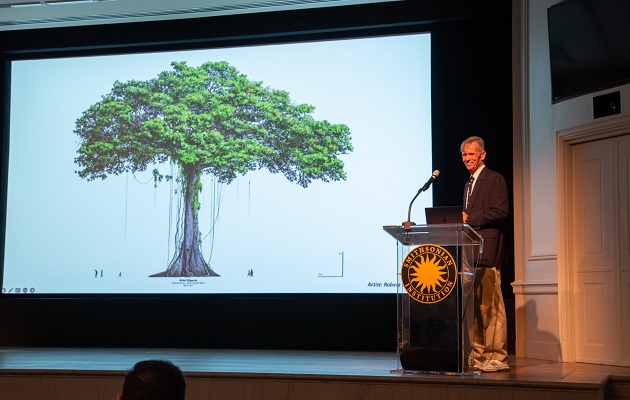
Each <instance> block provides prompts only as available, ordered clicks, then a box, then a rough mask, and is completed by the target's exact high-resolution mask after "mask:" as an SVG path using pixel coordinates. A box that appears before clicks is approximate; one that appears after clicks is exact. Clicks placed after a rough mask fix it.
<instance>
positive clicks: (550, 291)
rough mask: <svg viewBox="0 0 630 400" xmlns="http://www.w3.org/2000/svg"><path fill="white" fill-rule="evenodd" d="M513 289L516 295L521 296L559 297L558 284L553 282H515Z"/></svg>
mask: <svg viewBox="0 0 630 400" xmlns="http://www.w3.org/2000/svg"><path fill="white" fill-rule="evenodd" d="M511 285H512V289H513V290H514V294H515V295H521V296H528V295H531V296H539V295H545V296H549V295H551V296H556V295H558V292H559V291H558V282H552V281H538V282H536V281H532V282H523V281H514V282H512V284H511Z"/></svg>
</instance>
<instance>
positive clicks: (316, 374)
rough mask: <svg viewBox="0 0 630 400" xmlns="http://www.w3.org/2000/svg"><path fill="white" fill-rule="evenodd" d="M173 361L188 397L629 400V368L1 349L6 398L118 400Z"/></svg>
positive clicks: (388, 357)
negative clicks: (134, 381)
mask: <svg viewBox="0 0 630 400" xmlns="http://www.w3.org/2000/svg"><path fill="white" fill-rule="evenodd" d="M146 359H167V360H171V361H172V362H174V363H175V364H176V365H178V366H179V367H180V368H181V369H182V370H183V371H184V373H185V374H186V377H187V382H188V390H187V399H190V400H198V399H204V400H205V399H217V400H221V399H230V400H231V399H237V400H249V399H256V400H267V399H283V400H294V399H295V400H310V399H322V400H336V399H340V400H341V399H343V400H346V399H366V400H380V399H396V400H398V399H400V400H407V399H409V400H422V399H466V400H474V399H484V400H492V399H497V400H499V399H500V400H503V399H514V400H516V399H518V400H520V399H530V398H531V399H536V400H545V399H549V400H559V399H567V400H569V399H570V400H582V399H584V400H586V399H597V400H603V399H630V367H616V366H606V365H595V364H583V363H560V362H548V361H545V360H534V359H527V358H516V357H510V359H509V362H510V366H511V368H512V370H511V371H510V372H497V373H482V374H478V375H465V376H460V375H455V376H453V375H438V374H401V373H396V372H395V373H392V372H391V371H392V370H394V371H395V370H397V368H398V364H397V358H396V354H395V353H370V352H323V351H290V350H283V351H275V350H211V349H109V348H107V349H106V348H103V349H93V348H90V349H76V348H0V400H22V399H29V400H34V399H35V400H37V399H42V400H43V399H46V400H58V399H59V400H61V399H81V400H91V399H99V400H103V399H105V400H107V399H111V400H113V399H114V398H115V396H116V394H117V393H119V392H120V388H121V387H122V382H123V378H124V374H125V371H126V370H128V369H129V368H130V367H131V366H133V364H135V363H136V362H137V361H140V360H146Z"/></svg>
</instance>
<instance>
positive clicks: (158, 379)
mask: <svg viewBox="0 0 630 400" xmlns="http://www.w3.org/2000/svg"><path fill="white" fill-rule="evenodd" d="M185 397H186V378H185V377H184V374H183V373H182V371H181V370H180V369H179V367H177V366H176V365H175V364H173V363H172V362H170V361H163V360H146V361H140V362H138V363H137V364H136V365H134V366H133V368H132V369H131V370H130V371H129V372H128V373H127V375H126V376H125V382H124V383H123V390H122V398H123V400H184V398H185Z"/></svg>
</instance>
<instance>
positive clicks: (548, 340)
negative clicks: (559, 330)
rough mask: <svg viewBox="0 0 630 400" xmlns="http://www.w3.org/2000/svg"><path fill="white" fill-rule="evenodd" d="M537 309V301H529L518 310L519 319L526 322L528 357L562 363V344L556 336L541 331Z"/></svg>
mask: <svg viewBox="0 0 630 400" xmlns="http://www.w3.org/2000/svg"><path fill="white" fill-rule="evenodd" d="M537 307H538V305H537V303H536V302H535V301H533V300H528V301H527V302H526V303H525V306H524V307H521V308H519V309H516V316H517V317H518V318H517V319H518V320H520V321H525V335H526V337H525V339H526V340H525V349H526V352H527V356H528V357H530V358H538V359H542V360H552V361H562V344H561V343H560V340H559V339H558V337H557V336H556V335H555V334H553V333H552V332H550V331H548V330H544V329H541V327H540V326H539V314H538V311H537ZM508 324H509V323H508Z"/></svg>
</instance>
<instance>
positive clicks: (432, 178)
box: [420, 169, 440, 193]
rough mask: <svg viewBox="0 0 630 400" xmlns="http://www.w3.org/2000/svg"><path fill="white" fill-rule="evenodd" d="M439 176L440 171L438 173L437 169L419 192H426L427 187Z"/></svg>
mask: <svg viewBox="0 0 630 400" xmlns="http://www.w3.org/2000/svg"><path fill="white" fill-rule="evenodd" d="M439 175H440V171H438V170H437V169H436V170H435V171H433V174H431V177H430V178H429V180H428V181H427V183H425V184H424V186H422V187H421V188H420V192H421V193H422V192H424V191H425V190H427V189H428V188H429V186H431V184H432V183H433V181H434V180H435V179H436V178H437V177H438V176H439Z"/></svg>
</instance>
